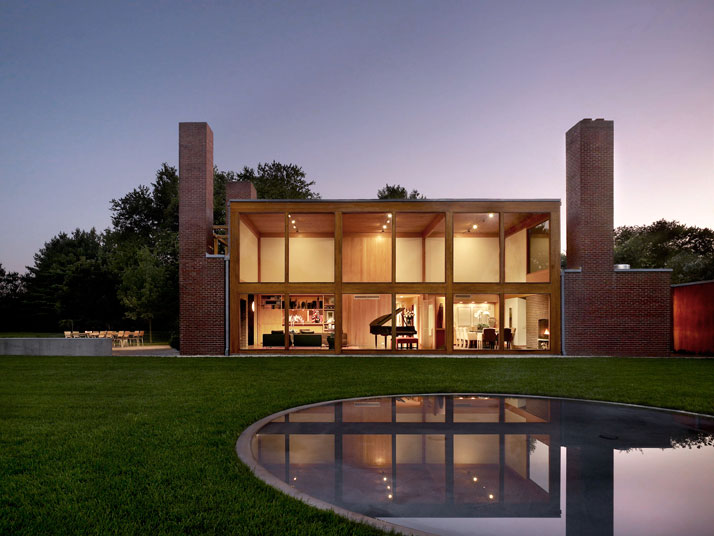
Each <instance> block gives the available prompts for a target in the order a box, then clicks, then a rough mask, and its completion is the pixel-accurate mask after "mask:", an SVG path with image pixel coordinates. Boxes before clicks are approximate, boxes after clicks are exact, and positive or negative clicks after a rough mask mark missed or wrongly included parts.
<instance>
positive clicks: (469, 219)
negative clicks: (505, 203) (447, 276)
mask: <svg viewBox="0 0 714 536" xmlns="http://www.w3.org/2000/svg"><path fill="white" fill-rule="evenodd" d="M498 221H499V214H498V213H495V212H483V213H476V212H472V213H466V212H457V213H455V214H454V281H455V282H457V283H461V282H467V283H471V282H477V283H498V281H499V279H500V274H499V259H500V248H499V237H498V233H499V230H498V225H499V223H498Z"/></svg>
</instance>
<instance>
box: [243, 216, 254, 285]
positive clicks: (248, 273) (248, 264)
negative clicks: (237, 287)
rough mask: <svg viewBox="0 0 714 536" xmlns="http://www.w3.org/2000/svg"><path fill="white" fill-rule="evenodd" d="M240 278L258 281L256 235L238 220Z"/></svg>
mask: <svg viewBox="0 0 714 536" xmlns="http://www.w3.org/2000/svg"><path fill="white" fill-rule="evenodd" d="M239 249H240V255H239V257H240V280H241V281H249V282H255V281H258V237H257V236H255V235H254V234H253V231H251V230H250V228H249V227H248V226H247V225H246V224H244V223H243V222H242V221H241V222H240V247H239Z"/></svg>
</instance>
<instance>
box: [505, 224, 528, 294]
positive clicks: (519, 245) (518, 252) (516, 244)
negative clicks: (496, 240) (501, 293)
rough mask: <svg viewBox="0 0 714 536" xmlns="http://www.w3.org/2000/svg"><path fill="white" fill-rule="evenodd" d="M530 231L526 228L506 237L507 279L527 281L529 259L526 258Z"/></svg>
mask: <svg viewBox="0 0 714 536" xmlns="http://www.w3.org/2000/svg"><path fill="white" fill-rule="evenodd" d="M527 235H528V233H527V232H526V230H525V229H523V230H522V231H518V232H517V233H514V234H512V235H510V236H507V237H506V246H505V247H506V281H508V282H510V283H520V282H525V281H526V271H527V267H528V264H527V262H528V259H527V258H526V253H527V251H526V250H527V248H526V243H527V240H528V236H527Z"/></svg>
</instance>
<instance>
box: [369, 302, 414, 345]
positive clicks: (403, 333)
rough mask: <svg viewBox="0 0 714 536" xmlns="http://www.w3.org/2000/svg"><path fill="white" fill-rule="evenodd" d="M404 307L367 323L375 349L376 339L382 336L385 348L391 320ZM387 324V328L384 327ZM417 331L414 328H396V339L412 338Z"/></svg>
mask: <svg viewBox="0 0 714 536" xmlns="http://www.w3.org/2000/svg"><path fill="white" fill-rule="evenodd" d="M403 310H404V307H400V308H399V309H397V310H396V311H395V314H394V315H392V314H391V313H389V314H386V315H383V316H379V317H377V318H375V319H374V320H372V321H371V322H370V323H369V332H370V333H371V334H372V335H374V347H375V348H377V337H378V336H379V335H382V336H383V337H384V347H385V348H387V337H391V336H392V323H391V322H390V320H392V319H393V318H394V317H395V316H396V315H398V314H399V313H401V312H402V311H403ZM387 322H389V325H388V326H385V325H384V324H386V323H387ZM416 332H417V330H416V329H415V328H414V326H397V337H413V336H414V335H416Z"/></svg>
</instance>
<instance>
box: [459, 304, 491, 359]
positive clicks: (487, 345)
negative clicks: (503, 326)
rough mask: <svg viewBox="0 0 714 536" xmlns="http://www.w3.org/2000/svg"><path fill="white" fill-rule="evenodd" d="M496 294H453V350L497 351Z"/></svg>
mask: <svg viewBox="0 0 714 536" xmlns="http://www.w3.org/2000/svg"><path fill="white" fill-rule="evenodd" d="M498 336H499V325H498V294H454V350H498V347H499V346H498Z"/></svg>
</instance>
